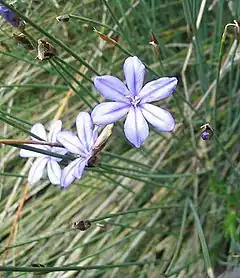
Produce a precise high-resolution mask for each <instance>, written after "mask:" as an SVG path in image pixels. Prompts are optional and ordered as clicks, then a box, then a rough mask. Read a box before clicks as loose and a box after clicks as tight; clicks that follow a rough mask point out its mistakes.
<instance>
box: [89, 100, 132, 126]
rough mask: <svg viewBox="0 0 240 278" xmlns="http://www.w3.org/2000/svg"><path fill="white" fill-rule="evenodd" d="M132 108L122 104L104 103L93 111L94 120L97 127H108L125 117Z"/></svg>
mask: <svg viewBox="0 0 240 278" xmlns="http://www.w3.org/2000/svg"><path fill="white" fill-rule="evenodd" d="M130 107H131V106H130V105H129V104H126V103H122V102H104V103H100V104H98V105H97V106H96V107H95V108H94V109H93V111H92V114H91V116H92V119H93V122H94V124H96V125H108V124H111V123H114V122H116V121H117V120H119V119H121V118H122V117H123V116H125V115H126V114H127V112H128V110H129V108H130Z"/></svg>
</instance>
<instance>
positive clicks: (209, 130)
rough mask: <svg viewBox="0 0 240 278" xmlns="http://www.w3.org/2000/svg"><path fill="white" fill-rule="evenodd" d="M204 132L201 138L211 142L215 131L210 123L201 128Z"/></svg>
mask: <svg viewBox="0 0 240 278" xmlns="http://www.w3.org/2000/svg"><path fill="white" fill-rule="evenodd" d="M200 128H201V129H202V130H203V131H202V133H201V138H202V139H203V140H204V141H206V140H210V139H211V138H212V136H213V129H212V127H211V126H210V124H209V123H206V124H204V125H202V126H201V127H200Z"/></svg>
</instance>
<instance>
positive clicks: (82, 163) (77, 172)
mask: <svg viewBox="0 0 240 278" xmlns="http://www.w3.org/2000/svg"><path fill="white" fill-rule="evenodd" d="M87 162H88V159H85V158H84V159H82V160H80V161H79V163H78V165H77V166H76V167H75V170H74V173H73V175H74V176H75V178H76V179H80V178H81V177H82V174H83V171H84V168H85V167H86V165H87Z"/></svg>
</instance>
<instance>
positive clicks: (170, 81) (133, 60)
mask: <svg viewBox="0 0 240 278" xmlns="http://www.w3.org/2000/svg"><path fill="white" fill-rule="evenodd" d="M123 70H124V74H125V79H126V83H127V86H125V84H124V83H123V82H122V81H121V80H119V79H118V78H116V77H114V76H111V75H104V76H97V77H95V78H94V85H95V87H96V89H97V90H98V91H99V92H100V94H102V95H103V96H104V97H105V98H106V99H109V100H112V102H105V103H101V104H98V105H97V106H96V107H95V108H94V109H93V111H92V115H91V116H92V119H93V122H94V124H96V125H108V124H110V123H113V122H116V121H117V120H119V119H120V118H122V117H124V116H125V115H127V118H126V121H125V124H124V132H125V135H126V137H127V139H128V140H129V141H130V142H131V143H132V144H133V145H134V146H135V147H137V148H139V147H140V146H141V145H142V144H143V142H144V141H145V139H146V138H147V137H148V134H149V127H148V123H147V122H149V123H150V124H151V125H153V126H154V127H155V128H156V129H157V130H158V131H164V132H169V131H172V130H173V129H174V127H175V120H174V118H173V116H172V115H171V114H170V113H169V112H168V111H166V110H165V109H162V108H160V107H157V106H154V105H152V104H149V103H150V102H154V101H159V100H162V99H165V98H167V97H169V96H170V95H171V94H172V92H173V91H174V90H175V88H176V86H177V82H178V81H177V78H175V77H163V78H159V79H157V80H154V81H151V82H148V83H147V84H145V85H144V86H143V82H144V76H145V66H144V65H143V63H142V62H141V61H140V60H139V59H138V58H137V57H128V58H127V59H126V60H125V62H124V65H123Z"/></svg>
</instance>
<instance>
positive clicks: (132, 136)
mask: <svg viewBox="0 0 240 278" xmlns="http://www.w3.org/2000/svg"><path fill="white" fill-rule="evenodd" d="M124 132H125V135H126V137H127V139H128V140H129V141H130V142H131V143H132V144H133V145H134V146H135V147H136V148H139V147H140V146H141V145H142V144H143V142H144V141H145V140H146V138H147V137H148V134H149V127H148V124H147V122H146V120H145V119H144V117H143V115H142V112H141V109H140V108H139V107H137V108H134V107H131V108H130V110H129V112H128V115H127V119H126V121H125V124H124Z"/></svg>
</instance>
